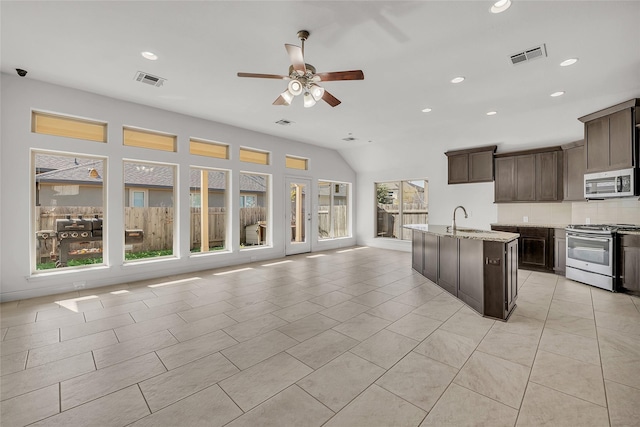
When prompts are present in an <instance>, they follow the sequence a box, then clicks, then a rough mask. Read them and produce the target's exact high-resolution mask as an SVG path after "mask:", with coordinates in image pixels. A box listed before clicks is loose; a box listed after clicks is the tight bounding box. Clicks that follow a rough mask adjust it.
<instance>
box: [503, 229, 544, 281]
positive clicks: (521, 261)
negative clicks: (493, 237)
mask: <svg viewBox="0 0 640 427" xmlns="http://www.w3.org/2000/svg"><path fill="white" fill-rule="evenodd" d="M491 229H492V230H494V231H504V232H507V233H518V234H520V237H519V238H518V245H519V249H518V250H519V251H520V252H519V253H518V255H519V258H518V268H521V269H523V270H534V271H544V272H548V271H555V268H554V267H555V265H556V264H555V259H556V258H555V250H554V249H555V242H554V241H553V230H554V229H553V228H547V227H514V226H502V225H492V226H491Z"/></svg>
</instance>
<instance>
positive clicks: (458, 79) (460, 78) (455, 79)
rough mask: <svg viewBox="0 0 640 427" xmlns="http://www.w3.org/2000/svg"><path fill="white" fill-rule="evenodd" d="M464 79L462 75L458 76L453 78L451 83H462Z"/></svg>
mask: <svg viewBox="0 0 640 427" xmlns="http://www.w3.org/2000/svg"><path fill="white" fill-rule="evenodd" d="M463 81H464V77H462V76H460V77H456V78H454V79H451V83H460V82H463Z"/></svg>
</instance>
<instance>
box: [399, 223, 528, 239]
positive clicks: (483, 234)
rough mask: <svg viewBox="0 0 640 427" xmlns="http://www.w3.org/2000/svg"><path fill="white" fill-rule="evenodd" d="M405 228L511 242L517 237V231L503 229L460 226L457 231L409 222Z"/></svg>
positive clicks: (459, 236) (441, 226)
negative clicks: (479, 228) (509, 231)
mask: <svg viewBox="0 0 640 427" xmlns="http://www.w3.org/2000/svg"><path fill="white" fill-rule="evenodd" d="M404 228H408V229H410V230H416V231H422V232H423V233H429V234H434V235H436V236H447V237H456V238H458V239H474V240H489V241H492V242H505V243H506V242H510V241H512V240H514V239H517V238H518V237H519V236H520V235H519V234H517V233H505V232H502V231H490V230H476V229H473V228H466V227H459V228H458V229H457V230H456V232H455V233H452V232H450V231H448V229H449V228H450V226H447V225H433V224H409V225H405V226H404Z"/></svg>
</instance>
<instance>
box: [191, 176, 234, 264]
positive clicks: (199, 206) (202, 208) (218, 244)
mask: <svg viewBox="0 0 640 427" xmlns="http://www.w3.org/2000/svg"><path fill="white" fill-rule="evenodd" d="M190 179H191V184H190V186H191V190H190V193H189V194H190V197H191V203H190V210H191V216H190V218H191V240H190V242H191V243H190V247H191V252H210V251H218V250H223V249H225V248H226V247H227V245H226V238H227V237H226V236H227V232H226V231H227V220H226V218H227V216H226V206H227V171H223V170H214V169H202V168H191V174H190Z"/></svg>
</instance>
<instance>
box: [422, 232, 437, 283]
mask: <svg viewBox="0 0 640 427" xmlns="http://www.w3.org/2000/svg"><path fill="white" fill-rule="evenodd" d="M423 244H424V264H423V267H422V275H423V276H425V277H426V278H427V279H429V280H431V281H432V282H433V283H438V236H435V235H433V234H425V235H424V236H423Z"/></svg>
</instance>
